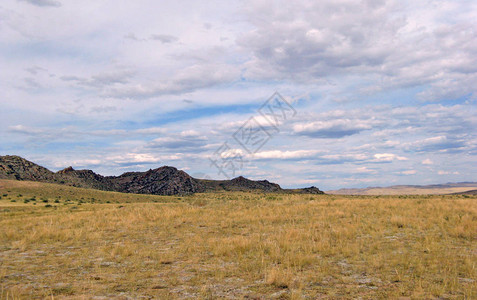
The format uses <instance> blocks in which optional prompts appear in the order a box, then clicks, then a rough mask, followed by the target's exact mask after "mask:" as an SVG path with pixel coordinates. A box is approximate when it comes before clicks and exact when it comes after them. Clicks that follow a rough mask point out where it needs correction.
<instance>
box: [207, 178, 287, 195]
mask: <svg viewBox="0 0 477 300" xmlns="http://www.w3.org/2000/svg"><path fill="white" fill-rule="evenodd" d="M200 182H202V183H203V184H204V185H205V188H206V190H207V191H212V192H215V191H263V192H281V191H283V190H282V188H281V187H280V186H279V185H278V184H276V183H271V182H269V181H268V180H258V181H254V180H250V179H247V178H245V177H243V176H239V177H236V178H234V179H231V180H205V179H200Z"/></svg>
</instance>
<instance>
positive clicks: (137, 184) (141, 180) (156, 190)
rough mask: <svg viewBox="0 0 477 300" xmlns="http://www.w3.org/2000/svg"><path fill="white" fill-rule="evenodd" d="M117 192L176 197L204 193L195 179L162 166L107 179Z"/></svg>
mask: <svg viewBox="0 0 477 300" xmlns="http://www.w3.org/2000/svg"><path fill="white" fill-rule="evenodd" d="M108 178H109V179H110V180H111V181H112V182H113V183H114V184H115V186H116V187H117V191H118V192H125V193H136V194H154V195H177V194H192V193H198V192H204V191H205V187H204V185H203V184H201V183H200V182H199V181H198V180H197V179H194V178H192V177H190V176H189V174H187V173H186V172H184V171H180V170H177V169H176V168H174V167H168V166H164V167H161V168H158V169H154V170H149V171H147V172H128V173H124V174H123V175H121V176H118V177H108Z"/></svg>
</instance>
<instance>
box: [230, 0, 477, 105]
mask: <svg viewBox="0 0 477 300" xmlns="http://www.w3.org/2000/svg"><path fill="white" fill-rule="evenodd" d="M431 5H432V4H431ZM343 8H345V9H343ZM476 11H477V8H476V6H475V5H474V4H473V3H472V2H470V1H465V2H460V5H456V4H455V2H452V1H444V3H440V4H439V5H434V6H432V8H431V9H430V7H429V3H427V5H424V4H423V3H420V4H417V3H415V2H407V1H404V2H403V1H364V2H356V1H339V2H330V1H318V2H316V1H307V0H303V1H294V2H293V3H287V2H285V1H279V2H278V3H277V2H275V3H273V4H270V3H268V2H267V1H250V2H249V3H248V4H247V8H246V12H247V15H248V17H249V19H250V22H251V23H252V24H253V25H254V28H253V30H250V31H249V32H247V33H245V34H243V35H242V36H241V37H240V38H239V40H238V43H239V45H240V46H242V47H243V48H244V49H247V50H248V51H251V52H252V57H251V59H250V60H249V62H248V63H247V64H246V66H247V75H248V76H250V77H252V78H261V79H268V78H274V79H276V78H281V79H287V80H292V81H295V82H303V81H311V82H313V81H315V82H316V80H318V79H320V78H323V77H333V76H340V79H341V80H347V78H349V80H350V81H351V80H352V79H351V76H354V75H358V76H360V79H361V82H362V83H364V86H363V88H362V89H361V90H362V91H383V90H386V89H392V88H397V87H399V88H403V87H411V86H420V85H424V84H427V85H428V87H427V88H426V89H425V90H424V91H423V92H422V93H420V95H419V97H420V98H422V99H425V100H430V101H435V100H442V99H456V98H459V97H462V96H466V95H468V94H475V93H476V89H475V87H474V86H475V85H473V84H469V83H471V82H475V77H476V74H477V69H476V68H475V67H473V66H476V65H477V58H476V57H475V55H473V53H475V49H476V48H475V47H476V46H475V43H474V42H473V41H475V39H476V37H477V31H476V30H475V23H474V21H473V19H472V17H471V16H472V13H470V12H473V13H475V12H476ZM376 77H378V78H379V79H380V80H379V84H377V83H376ZM366 93H367V92H364V93H363V94H366Z"/></svg>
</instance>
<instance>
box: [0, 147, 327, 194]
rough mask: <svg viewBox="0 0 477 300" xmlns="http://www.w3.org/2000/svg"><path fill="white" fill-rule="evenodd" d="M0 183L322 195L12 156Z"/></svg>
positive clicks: (4, 161) (1, 168) (0, 165)
mask: <svg viewBox="0 0 477 300" xmlns="http://www.w3.org/2000/svg"><path fill="white" fill-rule="evenodd" d="M0 179H15V180H29V181H39V182H49V183H57V184H65V185H69V186H75V187H81V188H91V189H98V190H104V191H116V192H124V193H137V194H152V195H186V194H193V193H200V192H213V191H259V192H284V193H285V192H286V193H306V194H323V192H322V191H320V190H319V189H318V188H316V187H309V188H304V189H293V190H287V189H282V188H281V187H280V186H279V185H278V184H276V183H272V182H269V181H268V180H259V181H254V180H250V179H247V178H244V177H242V176H240V177H237V178H234V179H231V180H206V179H197V178H193V177H191V176H190V175H189V174H187V173H186V172H184V171H181V170H178V169H176V168H174V167H169V166H163V167H160V168H157V169H154V170H149V171H146V172H127V173H124V174H122V175H120V176H102V175H99V174H96V173H94V172H93V171H91V170H75V169H73V168H72V167H68V168H66V169H63V170H61V171H58V172H56V173H55V172H52V171H50V170H48V169H47V168H44V167H42V166H39V165H37V164H35V163H33V162H31V161H28V160H26V159H24V158H22V157H20V156H15V155H6V156H0Z"/></svg>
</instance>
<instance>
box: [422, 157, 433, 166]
mask: <svg viewBox="0 0 477 300" xmlns="http://www.w3.org/2000/svg"><path fill="white" fill-rule="evenodd" d="M421 163H422V164H423V165H433V164H434V162H433V161H432V160H430V159H429V158H426V159H425V160H423V161H422V162H421Z"/></svg>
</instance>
